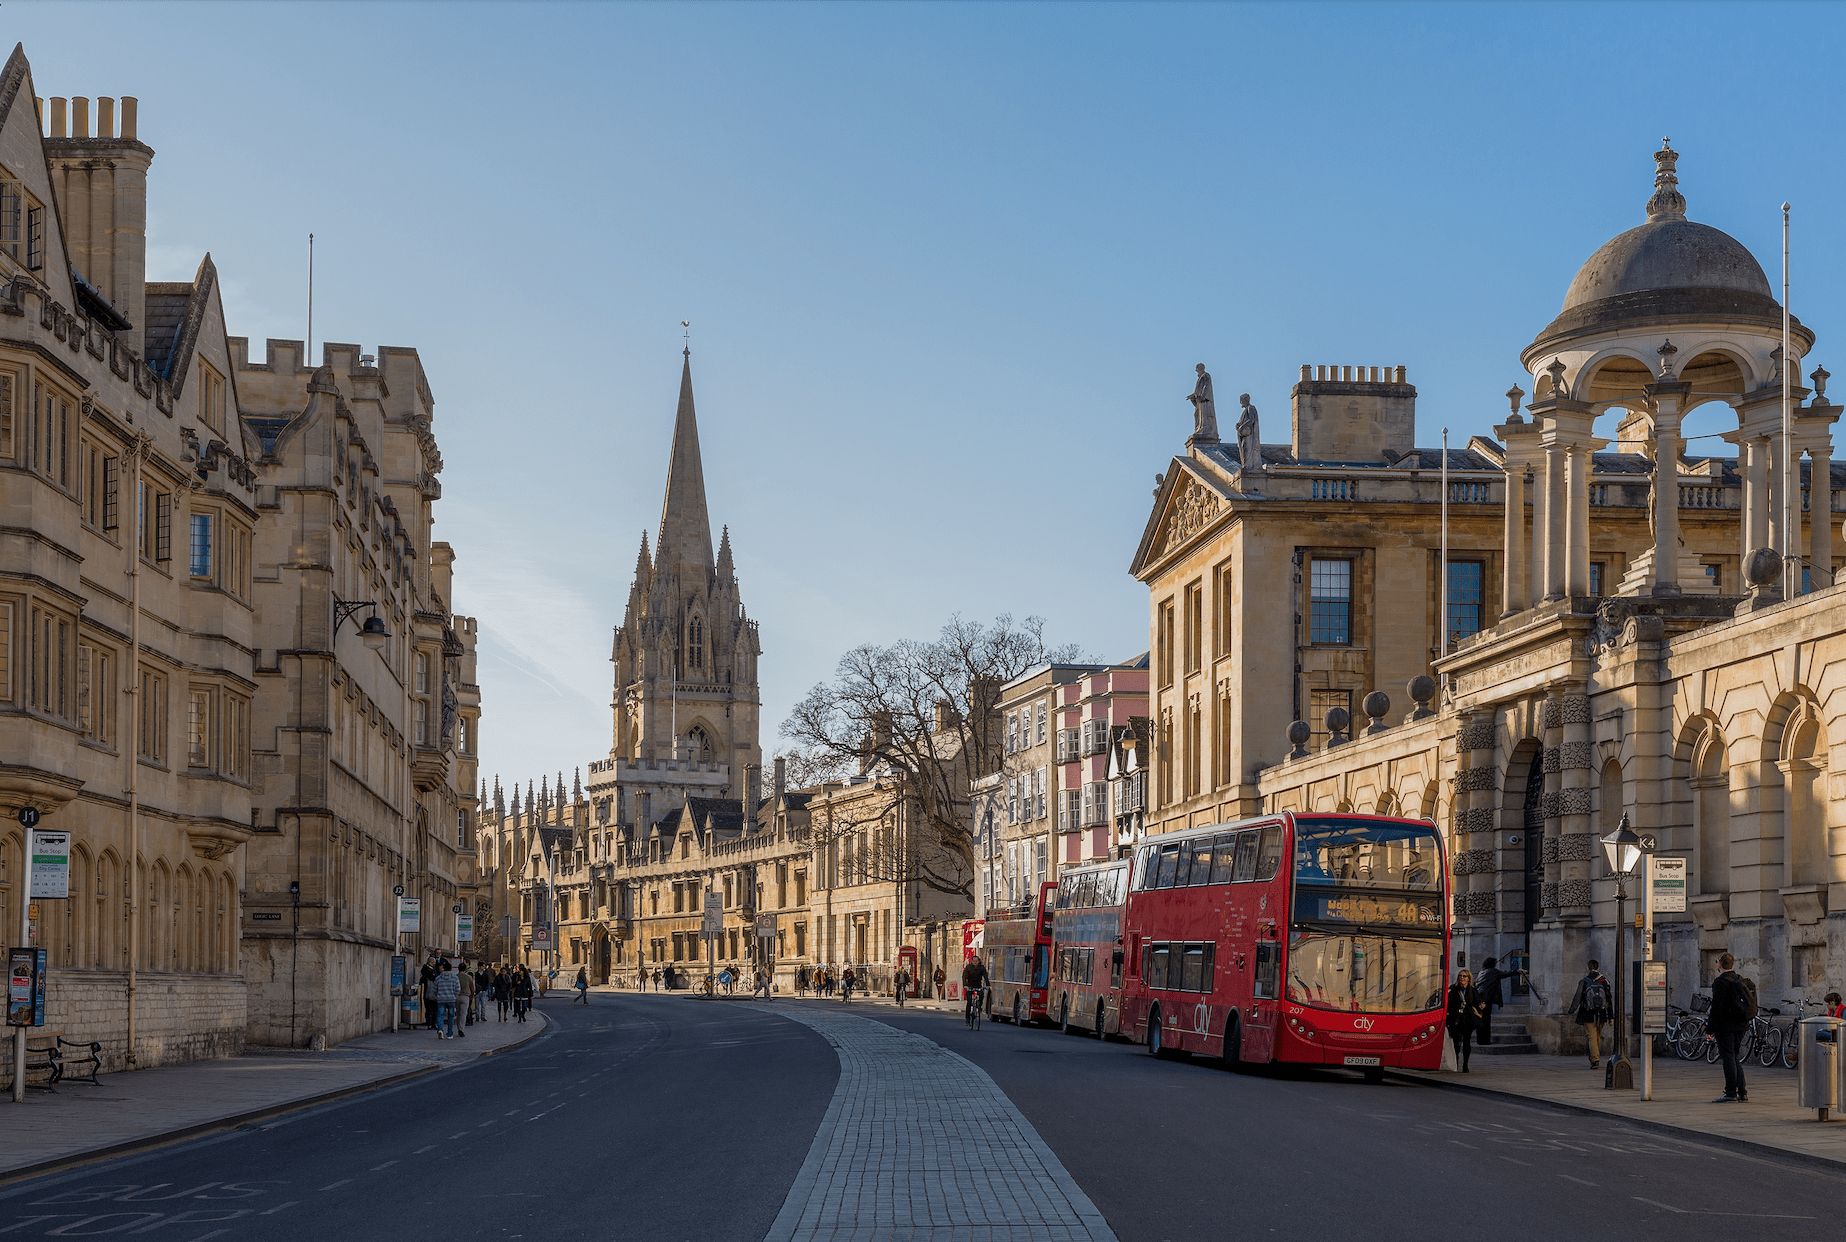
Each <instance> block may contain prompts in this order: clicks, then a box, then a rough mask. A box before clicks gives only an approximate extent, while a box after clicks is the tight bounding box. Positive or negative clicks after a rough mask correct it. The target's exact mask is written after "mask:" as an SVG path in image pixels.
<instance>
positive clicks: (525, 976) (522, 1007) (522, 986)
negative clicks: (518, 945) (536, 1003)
mask: <svg viewBox="0 0 1846 1242" xmlns="http://www.w3.org/2000/svg"><path fill="white" fill-rule="evenodd" d="M531 1008H532V972H531V971H529V970H527V969H526V968H525V967H524V966H521V967H520V968H519V973H518V974H517V975H515V976H514V977H513V1016H514V1017H515V1018H516V1019H518V1020H519V1021H521V1022H524V1021H525V1020H526V1011H527V1010H529V1009H531Z"/></svg>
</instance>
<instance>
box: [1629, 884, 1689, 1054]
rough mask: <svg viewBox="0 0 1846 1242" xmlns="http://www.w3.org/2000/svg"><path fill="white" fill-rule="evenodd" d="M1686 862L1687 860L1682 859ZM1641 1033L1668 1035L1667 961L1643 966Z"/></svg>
mask: <svg viewBox="0 0 1846 1242" xmlns="http://www.w3.org/2000/svg"><path fill="white" fill-rule="evenodd" d="M1680 861H1681V862H1684V861H1685V859H1683V858H1682V859H1680ZM1640 965H1641V1033H1642V1034H1643V1035H1665V1034H1666V1033H1667V964H1666V962H1665V961H1650V962H1642V963H1641V964H1640Z"/></svg>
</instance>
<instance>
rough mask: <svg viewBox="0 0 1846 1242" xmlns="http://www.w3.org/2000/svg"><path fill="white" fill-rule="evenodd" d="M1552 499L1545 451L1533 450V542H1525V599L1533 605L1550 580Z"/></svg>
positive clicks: (1530, 533)
mask: <svg viewBox="0 0 1846 1242" xmlns="http://www.w3.org/2000/svg"><path fill="white" fill-rule="evenodd" d="M1550 501H1551V494H1550V487H1549V486H1548V483H1547V480H1546V476H1545V454H1544V450H1543V449H1542V448H1540V449H1537V450H1535V451H1534V453H1533V460H1532V529H1531V531H1530V532H1528V535H1527V538H1528V539H1529V541H1530V542H1529V543H1528V544H1527V545H1526V546H1527V549H1528V551H1527V553H1526V582H1527V589H1526V602H1527V603H1528V604H1529V605H1533V606H1536V605H1537V604H1538V602H1539V601H1540V600H1542V599H1544V598H1545V591H1546V589H1547V587H1548V585H1549V583H1550V581H1551V580H1550V578H1549V577H1548V576H1547V571H1546V567H1545V526H1546V523H1547V522H1549V521H1550V516H1549V515H1550V512H1551V505H1550Z"/></svg>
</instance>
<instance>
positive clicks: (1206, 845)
mask: <svg viewBox="0 0 1846 1242" xmlns="http://www.w3.org/2000/svg"><path fill="white" fill-rule="evenodd" d="M1215 839H1216V838H1213V837H1194V838H1193V839H1192V840H1191V841H1190V842H1188V843H1187V846H1186V848H1187V850H1188V851H1189V852H1190V853H1191V855H1192V883H1194V884H1210V883H1211V843H1212V841H1213V840H1215Z"/></svg>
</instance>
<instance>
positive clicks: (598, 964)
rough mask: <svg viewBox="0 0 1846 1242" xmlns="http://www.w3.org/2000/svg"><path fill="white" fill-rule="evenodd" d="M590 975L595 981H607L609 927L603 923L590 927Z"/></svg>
mask: <svg viewBox="0 0 1846 1242" xmlns="http://www.w3.org/2000/svg"><path fill="white" fill-rule="evenodd" d="M590 977H591V978H592V980H594V981H595V982H597V983H607V982H609V927H608V925H607V924H605V923H598V924H596V926H594V927H592V928H591V929H590Z"/></svg>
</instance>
